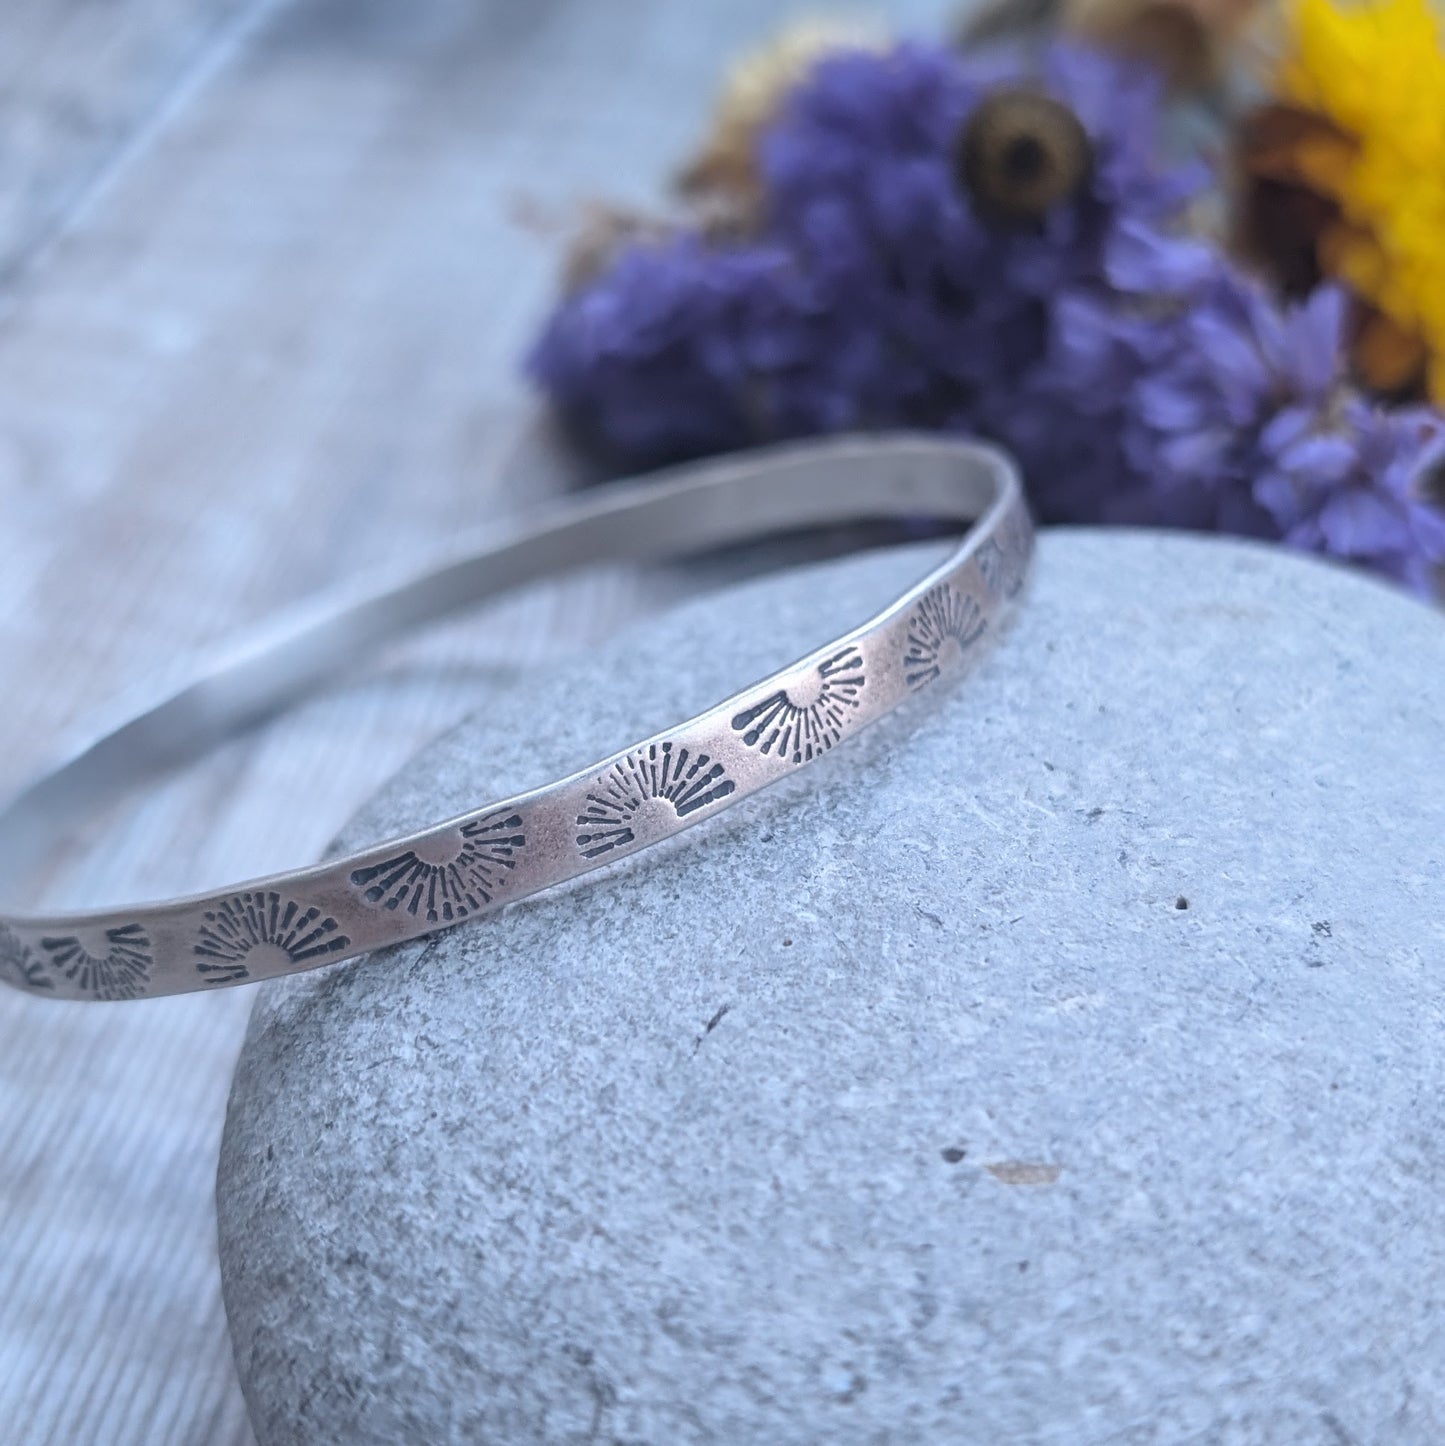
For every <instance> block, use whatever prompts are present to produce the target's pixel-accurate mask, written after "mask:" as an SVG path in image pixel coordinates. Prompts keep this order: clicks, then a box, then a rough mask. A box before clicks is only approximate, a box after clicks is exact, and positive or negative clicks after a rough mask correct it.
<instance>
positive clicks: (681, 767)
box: [577, 743, 737, 859]
mask: <svg viewBox="0 0 1445 1446" xmlns="http://www.w3.org/2000/svg"><path fill="white" fill-rule="evenodd" d="M736 786H737V785H736V784H734V783H733V781H732V779H730V778H729V777H728V776H727V770H726V769H725V768H724V767H723V766H722V764H721V763H714V762H713V760H712V759H711V758H710V757H709V756H708V755H707V754H706V753H692V752H691V751H690V750H688V749H686V748H681V747H675V746H674V745H673V744H671V743H653V744H650V745H649V746H648V747H647V748H646V749H645V750H641V751H639V752H636V753H629V754H628V755H627V757H626V758H624V759H623V760H622V761H621V762H620V763H616V764H614V765H613V766H612V767H611V768H610V769H608V771H607V772H606V773H604V774H603V775H602V777H601V778H600V779H599V780H598V781H597V784H596V785H595V787H594V789H593V791H592V792H591V793H589V794H588V795H587V807H586V809H585V810H584V811H583V812H582V813H580V814H578V815H577V829H578V833H577V847H578V848H579V849H580V850H581V851H582V857H583V858H585V859H595V858H598V857H599V856H601V855H602V854H605V853H610V852H611V851H612V850H613V849H619V848H625V847H626V846H627V845H628V844H631V843H635V842H637V840H638V839H643V840H646V839H647V837H648V836H649V833H650V829H649V827H648V815H649V814H650V813H651V812H652V811H653V810H654V809H655V808H656V807H657V806H659V805H661V806H663V807H665V808H667V809H669V810H670V811H671V813H672V815H673V816H674V817H675V818H686V817H687V816H688V815H689V814H692V813H696V812H697V811H698V809H700V808H706V807H707V806H708V805H709V804H710V803H716V802H717V801H718V800H719V799H721V798H726V797H727V796H728V795H729V794H730V793H732V792H733V791H734V789H735V788H736Z"/></svg>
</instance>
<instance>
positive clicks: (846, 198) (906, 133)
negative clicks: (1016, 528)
mask: <svg viewBox="0 0 1445 1446" xmlns="http://www.w3.org/2000/svg"><path fill="white" fill-rule="evenodd" d="M1025 76H1027V78H1028V79H1029V80H1030V81H1031V83H1034V84H1041V85H1042V86H1043V88H1044V89H1045V90H1046V91H1047V92H1048V93H1050V94H1051V95H1053V96H1054V97H1056V98H1057V99H1059V100H1061V101H1063V102H1064V103H1065V104H1067V105H1068V106H1069V107H1070V108H1071V109H1072V110H1073V112H1074V113H1075V114H1076V115H1077V116H1078V118H1079V120H1080V122H1081V124H1082V125H1083V126H1084V128H1085V131H1086V132H1087V134H1088V136H1089V140H1090V144H1091V148H1092V151H1093V164H1092V166H1091V168H1090V170H1089V173H1088V176H1087V178H1086V180H1085V183H1084V184H1083V185H1082V186H1081V187H1080V188H1079V190H1078V191H1077V192H1076V193H1075V194H1074V195H1073V196H1071V197H1069V198H1067V199H1065V200H1064V201H1061V202H1060V203H1059V204H1058V205H1056V206H1054V207H1053V208H1052V209H1051V210H1050V211H1049V212H1048V213H1047V214H1046V215H1044V216H1043V217H1041V218H1039V219H1038V220H1037V221H1036V222H1035V223H1033V224H1028V225H1017V224H1014V225H1005V224H998V223H995V222H991V221H990V220H988V219H987V218H985V217H983V216H981V215H979V214H978V213H977V212H976V211H975V209H974V207H973V204H972V201H971V198H970V196H969V194H968V192H967V190H966V188H964V187H963V186H962V185H961V184H960V182H959V179H958V175H957V166H956V157H955V151H956V144H957V138H958V136H959V134H960V130H961V128H962V127H963V126H964V125H966V123H967V121H968V119H969V117H970V116H971V114H972V113H973V111H974V109H975V107H977V105H978V104H979V103H980V102H981V101H982V100H983V99H984V98H985V97H986V96H987V95H988V94H989V92H990V90H991V89H992V88H994V87H996V86H997V85H998V84H999V83H1000V82H1001V81H1002V82H1012V81H1016V80H1018V79H1020V78H1023V77H1025ZM1159 104H1160V95H1159V89H1158V85H1157V82H1156V80H1155V79H1154V77H1153V76H1152V75H1150V73H1149V72H1147V71H1145V70H1141V69H1139V68H1136V67H1133V66H1131V65H1129V64H1127V63H1125V62H1122V61H1119V60H1117V59H1112V58H1108V57H1105V56H1102V55H1100V54H1097V53H1093V52H1090V51H1088V50H1084V49H1080V48H1077V47H1073V46H1066V45H1061V46H1058V47H1055V48H1054V49H1052V50H1051V51H1050V52H1048V54H1047V55H1046V56H1045V57H1044V59H1043V60H1042V62H1041V69H1036V70H1032V71H1028V72H1025V71H1023V70H1022V69H1021V68H1020V67H1019V65H1018V63H1017V62H1016V61H1010V60H999V59H987V60H980V59H976V58H964V57H961V56H959V55H958V54H956V53H955V52H953V51H951V50H948V49H945V48H943V47H937V46H932V47H930V46H922V45H904V46H900V47H898V48H897V49H895V50H893V51H890V52H887V53H884V54H878V53H873V52H862V51H859V52H840V53H837V54H835V55H832V56H830V57H828V58H825V59H824V60H822V61H820V62H819V63H818V65H817V66H816V67H815V68H814V70H813V71H812V72H811V74H810V75H809V77H808V78H807V79H805V80H804V81H803V82H801V83H800V84H799V85H798V86H797V87H796V88H795V90H794V91H793V92H792V94H791V95H790V96H789V97H788V99H787V100H786V101H785V102H784V104H783V106H782V108H781V110H780V112H779V114H778V116H777V117H776V119H775V121H774V122H773V124H772V125H771V126H770V127H769V128H768V130H767V131H766V132H765V133H764V134H763V136H762V137H761V139H760V142H759V150H758V156H757V161H758V169H759V173H760V176H761V181H762V203H763V204H762V218H763V219H762V222H761V225H760V227H759V228H758V230H757V232H756V233H755V234H754V235H753V236H752V237H751V238H750V239H749V240H748V241H746V242H744V243H722V242H718V241H714V240H709V239H707V238H705V237H704V236H703V235H701V234H700V233H692V232H686V231H685V232H682V233H680V234H678V235H675V236H674V237H672V238H671V239H668V240H664V241H650V242H645V243H643V242H639V243H637V244H636V245H634V246H633V247H632V248H630V249H628V250H626V251H624V252H623V253H622V254H621V255H620V256H619V257H618V258H617V259H616V261H615V262H614V264H613V265H612V266H611V267H610V269H609V270H608V271H606V272H605V273H604V274H603V275H602V276H600V277H599V278H597V279H596V280H595V281H594V282H592V283H591V284H590V285H588V286H587V287H585V288H584V289H583V290H581V291H580V292H578V293H576V294H574V295H572V296H569V297H567V298H566V299H565V300H564V301H563V302H562V304H561V305H560V306H559V308H558V310H557V311H556V313H555V314H554V315H553V317H552V319H551V322H550V325H549V326H548V328H547V330H546V332H545V334H544V336H543V337H542V339H541V341H540V342H539V344H538V346H537V348H536V350H535V352H534V354H533V357H532V363H531V364H532V370H533V374H534V375H535V376H536V377H537V379H538V380H539V381H540V382H541V384H542V385H543V386H544V387H545V389H546V390H547V391H548V392H549V393H550V395H551V396H552V397H553V399H554V400H555V402H556V403H557V404H558V406H559V407H560V409H561V410H562V411H563V412H564V413H565V414H566V415H567V416H568V417H570V418H571V419H572V420H573V421H574V422H575V423H577V424H578V425H579V426H580V427H581V428H582V429H583V431H584V434H585V435H586V436H587V437H589V438H590V439H591V440H592V441H593V443H594V444H595V445H596V446H598V447H599V448H600V449H602V450H604V451H605V452H606V454H607V456H608V459H609V461H611V462H612V463H613V464H614V465H620V466H627V467H635V466H646V465H652V464H655V463H659V462H665V461H670V460H675V459H679V458H684V457H689V456H696V455H699V454H702V453H707V452H715V451H721V450H726V449H730V448H735V447H740V446H745V445H749V444H751V443H755V442H760V441H769V440H775V439H779V438H786V437H795V436H803V435H809V434H812V433H819V432H835V431H841V430H852V429H865V428H866V429H878V428H890V427H907V428H932V429H940V430H947V431H955V432H962V433H976V434H980V435H983V436H986V437H989V438H991V439H994V440H997V441H1000V442H1002V443H1003V444H1005V445H1006V446H1008V447H1009V448H1011V449H1012V450H1013V452H1014V453H1015V454H1016V455H1017V457H1018V459H1019V461H1020V463H1021V465H1022V467H1023V471H1024V474H1025V478H1026V480H1027V482H1028V485H1029V488H1030V494H1031V498H1032V501H1033V504H1034V508H1035V511H1036V513H1037V514H1038V515H1039V517H1040V519H1041V520H1042V521H1045V522H1053V521H1069V522H1112V523H1142V524H1151V525H1159V526H1175V527H1192V528H1204V529H1209V530H1215V531H1224V532H1231V533H1237V534H1243V535H1246V536H1253V537H1261V538H1272V539H1278V540H1282V541H1285V542H1287V543H1289V544H1292V545H1294V546H1298V547H1302V548H1307V549H1311V550H1315V551H1319V552H1324V553H1329V554H1331V555H1334V556H1338V557H1343V558H1348V559H1351V560H1354V561H1357V562H1361V563H1364V564H1366V565H1369V566H1371V567H1373V568H1374V569H1376V570H1378V571H1382V572H1384V573H1387V574H1388V575H1390V576H1392V577H1395V578H1397V579H1399V580H1401V581H1403V582H1405V583H1407V584H1409V585H1411V586H1413V587H1416V588H1418V589H1425V588H1427V587H1428V586H1429V581H1430V575H1431V572H1432V569H1433V568H1434V567H1436V566H1437V565H1438V564H1440V563H1441V562H1442V561H1445V512H1442V509H1441V507H1440V505H1439V503H1438V500H1432V499H1431V497H1430V496H1429V492H1430V484H1431V483H1432V482H1433V481H1434V479H1435V476H1436V473H1437V471H1438V470H1439V469H1440V468H1441V466H1442V465H1445V458H1442V449H1445V443H1442V440H1441V438H1442V427H1445V422H1442V420H1441V418H1440V416H1439V414H1437V413H1435V412H1433V411H1429V410H1427V409H1415V410H1412V411H1404V412H1400V411H1397V412H1393V413H1392V412H1381V411H1378V410H1375V409H1372V408H1371V407H1369V406H1368V405H1367V404H1366V403H1365V402H1363V401H1362V400H1361V399H1360V398H1359V397H1358V395H1357V394H1356V393H1354V392H1353V391H1352V389H1351V388H1350V386H1349V385H1348V382H1347V379H1346V377H1345V376H1344V360H1343V359H1344V357H1345V354H1346V348H1345V338H1344V334H1343V328H1344V325H1345V301H1344V298H1343V297H1342V296H1341V295H1340V294H1339V293H1338V292H1336V291H1334V290H1332V289H1322V290H1321V291H1319V292H1318V293H1316V295H1315V296H1313V297H1312V298H1311V299H1310V300H1309V301H1308V302H1307V304H1305V305H1304V306H1302V307H1299V308H1295V309H1288V308H1285V307H1283V306H1281V304H1280V303H1279V302H1278V301H1277V300H1276V299H1275V298H1274V297H1273V296H1271V294H1270V293H1269V292H1267V291H1266V290H1265V289H1264V288H1263V287H1262V286H1261V285H1260V284H1259V283H1257V282H1256V281H1255V280H1253V279H1252V278H1250V277H1249V276H1247V275H1246V274H1245V273H1243V272H1242V271H1240V270H1239V269H1238V267H1236V266H1235V265H1234V263H1232V262H1231V261H1230V260H1228V259H1227V258H1225V257H1224V256H1222V255H1221V254H1220V253H1219V252H1218V250H1217V249H1216V248H1214V247H1213V246H1211V245H1210V244H1208V243H1206V242H1205V241H1203V240H1201V239H1199V238H1197V237H1191V236H1189V235H1187V234H1185V233H1184V232H1183V230H1182V228H1181V225H1180V220H1181V211H1182V207H1183V205H1184V204H1185V202H1186V201H1187V200H1188V199H1189V198H1190V196H1191V195H1192V194H1193V192H1194V190H1195V189H1196V187H1197V185H1198V182H1199V179H1200V178H1199V176H1198V173H1197V171H1196V170H1195V169H1194V168H1192V167H1179V166H1171V165H1166V164H1162V163H1160V162H1159V161H1158V160H1157V158H1156V156H1155V153H1154V150H1153V141H1154V138H1155V137H1156V136H1157V135H1158V133H1159V129H1160V126H1159V114H1158V109H1159Z"/></svg>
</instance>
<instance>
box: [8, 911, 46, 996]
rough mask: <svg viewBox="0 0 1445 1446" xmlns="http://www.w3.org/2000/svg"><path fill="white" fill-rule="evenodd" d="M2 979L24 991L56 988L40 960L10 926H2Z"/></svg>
mask: <svg viewBox="0 0 1445 1446" xmlns="http://www.w3.org/2000/svg"><path fill="white" fill-rule="evenodd" d="M0 979H8V980H9V981H10V982H11V983H12V984H18V985H19V986H20V988H22V989H54V988H55V982H54V981H53V980H51V979H47V978H46V977H45V971H44V969H43V968H42V967H41V965H40V962H39V960H37V959H36V957H35V956H34V955H33V954H32V953H31V952H30V950H29V949H27V948H26V947H25V945H24V944H22V943H21V942H20V936H19V935H18V934H16V932H15V931H14V930H13V929H12V928H10V926H9V925H8V924H0Z"/></svg>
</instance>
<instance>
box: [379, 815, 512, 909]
mask: <svg viewBox="0 0 1445 1446" xmlns="http://www.w3.org/2000/svg"><path fill="white" fill-rule="evenodd" d="M526 844H527V836H526V833H525V832H524V831H523V827H522V816H521V815H520V814H517V813H511V814H505V813H504V814H494V815H493V816H492V817H490V818H483V819H474V820H473V821H472V822H471V823H467V824H463V825H462V827H461V828H460V829H457V830H455V831H454V832H453V833H452V834H450V835H448V836H445V837H443V838H441V839H438V840H436V841H429V842H428V843H426V844H423V845H418V846H417V847H415V848H412V849H408V850H407V851H406V852H405V853H403V854H398V855H397V856H396V857H395V858H393V859H387V860H386V861H385V862H384V863H379V864H374V865H372V866H371V867H370V868H365V869H357V870H355V871H354V872H353V873H352V875H351V882H352V884H353V885H354V886H355V887H356V888H358V889H360V890H361V897H362V898H363V899H365V900H366V901H367V903H369V904H375V905H376V906H377V907H378V908H382V909H389V910H398V909H400V910H401V911H402V912H404V913H407V914H410V915H412V917H413V918H419V919H420V918H424V919H425V920H426V921H427V923H429V924H446V923H453V922H455V921H457V920H460V919H465V918H467V917H468V915H470V914H475V913H476V912H477V911H478V910H480V909H484V908H486V906H487V905H488V904H490V903H491V902H492V900H493V899H494V898H495V897H496V896H497V894H498V892H499V891H500V890H501V889H502V888H504V887H505V885H506V880H507V875H508V873H509V872H510V871H511V870H512V869H515V868H516V867H517V858H518V855H520V853H521V852H522V850H523V849H524V848H525V847H526Z"/></svg>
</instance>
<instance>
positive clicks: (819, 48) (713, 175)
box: [681, 16, 890, 191]
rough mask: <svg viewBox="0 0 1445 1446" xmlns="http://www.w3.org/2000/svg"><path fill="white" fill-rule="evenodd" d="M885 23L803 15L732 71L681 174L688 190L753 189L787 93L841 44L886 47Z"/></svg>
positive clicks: (858, 47) (854, 47)
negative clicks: (762, 148)
mask: <svg viewBox="0 0 1445 1446" xmlns="http://www.w3.org/2000/svg"><path fill="white" fill-rule="evenodd" d="M889 43H890V41H889V36H888V33H887V31H886V30H885V29H884V28H883V26H881V25H879V24H877V23H874V22H871V21H867V20H856V19H854V20H850V19H847V18H841V17H838V16H832V17H828V18H821V17H820V18H816V19H812V20H800V21H798V22H797V23H796V24H794V25H791V26H789V27H788V28H787V29H786V30H784V31H783V32H782V33H781V34H779V35H778V36H777V37H776V38H775V39H774V40H772V41H771V42H769V44H767V45H765V46H764V47H763V48H762V49H760V50H757V51H754V52H753V53H752V54H751V55H746V56H744V57H743V58H742V59H741V60H740V61H738V62H737V64H735V65H734V66H733V68H732V69H731V71H729V73H728V76H727V79H726V81H725V82H724V84H723V91H722V95H721V96H720V97H719V99H718V103H717V107H716V110H715V111H714V113H713V120H712V129H711V133H710V134H709V136H708V138H707V140H706V142H705V144H704V146H703V149H702V152H701V154H700V155H698V157H697V158H696V160H694V161H693V162H692V163H691V164H690V165H689V166H688V167H687V169H686V170H685V171H684V172H683V174H682V177H681V182H682V185H683V187H684V188H685V189H687V190H692V191H697V190H709V189H722V190H738V191H747V190H750V189H751V188H752V187H753V185H754V184H755V179H756V178H755V174H754V170H753V151H754V147H755V146H756V144H757V139H758V133H759V132H760V131H761V130H762V129H763V127H764V126H766V125H767V124H768V122H769V121H770V120H772V118H773V116H774V115H775V114H776V113H777V109H778V106H779V105H780V104H781V103H782V100H783V97H784V96H786V95H787V93H788V92H789V91H790V90H791V89H792V88H793V86H794V85H796V84H797V83H798V81H800V80H801V79H802V78H803V77H804V76H805V75H806V74H807V73H808V71H809V70H810V69H812V67H813V66H814V65H815V64H817V62H818V61H819V60H821V59H822V58H823V56H825V55H827V54H829V53H830V52H832V51H836V50H883V49H886V48H887V46H888V45H889Z"/></svg>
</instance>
